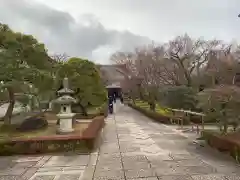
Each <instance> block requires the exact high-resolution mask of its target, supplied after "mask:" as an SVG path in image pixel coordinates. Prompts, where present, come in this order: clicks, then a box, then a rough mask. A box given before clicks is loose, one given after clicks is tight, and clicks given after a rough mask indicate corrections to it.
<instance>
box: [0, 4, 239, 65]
mask: <svg viewBox="0 0 240 180" xmlns="http://www.w3.org/2000/svg"><path fill="white" fill-rule="evenodd" d="M239 13H240V0H0V21H1V22H2V23H6V24H9V25H10V27H11V28H13V29H14V30H16V31H21V32H24V33H30V34H33V35H34V36H36V37H37V38H38V39H39V41H42V42H44V43H45V44H46V46H47V48H48V49H49V52H50V53H64V52H65V53H67V54H68V55H70V56H79V57H87V58H89V59H90V60H93V61H95V62H97V63H109V56H110V55H111V54H112V53H113V52H115V51H117V50H126V51H128V50H132V49H133V48H135V47H136V46H140V45H143V44H147V43H150V42H151V41H152V40H153V41H156V42H166V41H168V40H170V39H172V38H173V37H175V36H177V35H182V34H184V33H188V34H189V35H190V36H192V37H200V36H201V37H204V38H205V39H212V38H218V39H223V40H225V41H232V40H234V39H235V40H237V41H240V18H238V17H237V16H238V14H239Z"/></svg>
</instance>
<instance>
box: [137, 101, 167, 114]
mask: <svg viewBox="0 0 240 180" xmlns="http://www.w3.org/2000/svg"><path fill="white" fill-rule="evenodd" d="M135 105H136V106H138V107H140V108H143V109H146V110H150V106H149V104H148V102H144V101H141V100H136V101H135ZM155 110H156V112H157V113H159V114H161V115H164V116H170V115H171V112H170V111H169V110H168V109H167V108H163V107H162V106H160V105H159V104H156V109H155Z"/></svg>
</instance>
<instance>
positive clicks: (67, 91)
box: [58, 77, 74, 95]
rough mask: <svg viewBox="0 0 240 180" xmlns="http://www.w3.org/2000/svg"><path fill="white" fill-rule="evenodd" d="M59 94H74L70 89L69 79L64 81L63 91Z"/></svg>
mask: <svg viewBox="0 0 240 180" xmlns="http://www.w3.org/2000/svg"><path fill="white" fill-rule="evenodd" d="M58 94H60V95H61V94H74V91H73V90H71V89H69V84H68V78H66V77H65V78H64V79H63V89H61V90H59V91H58Z"/></svg>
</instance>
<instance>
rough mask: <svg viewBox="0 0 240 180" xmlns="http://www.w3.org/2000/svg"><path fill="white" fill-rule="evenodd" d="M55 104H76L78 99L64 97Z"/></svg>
mask: <svg viewBox="0 0 240 180" xmlns="http://www.w3.org/2000/svg"><path fill="white" fill-rule="evenodd" d="M55 103H57V104H72V103H76V99H74V98H73V97H71V96H69V95H63V96H61V97H59V98H57V99H56V100H55Z"/></svg>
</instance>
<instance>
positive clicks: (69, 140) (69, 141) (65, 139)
mask: <svg viewBox="0 0 240 180" xmlns="http://www.w3.org/2000/svg"><path fill="white" fill-rule="evenodd" d="M103 126H104V116H98V117H95V118H94V119H93V120H92V122H91V123H90V124H89V126H88V128H87V129H85V131H84V132H83V133H82V135H76V134H71V135H52V136H38V137H35V138H31V139H29V138H12V139H11V138H9V139H6V140H1V141H0V155H4V156H6V155H14V154H40V153H53V152H66V151H67V152H69V151H77V152H84V153H89V152H91V151H92V150H94V148H95V142H96V140H97V139H98V136H99V132H100V131H101V129H102V128H103Z"/></svg>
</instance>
